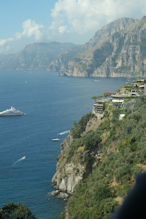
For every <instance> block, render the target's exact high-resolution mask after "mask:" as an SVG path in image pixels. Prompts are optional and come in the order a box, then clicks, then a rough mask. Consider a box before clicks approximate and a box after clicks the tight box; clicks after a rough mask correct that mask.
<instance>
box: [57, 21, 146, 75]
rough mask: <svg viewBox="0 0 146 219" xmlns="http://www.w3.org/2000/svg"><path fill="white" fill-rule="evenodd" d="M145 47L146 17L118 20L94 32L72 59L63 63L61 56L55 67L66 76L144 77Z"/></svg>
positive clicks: (145, 66)
mask: <svg viewBox="0 0 146 219" xmlns="http://www.w3.org/2000/svg"><path fill="white" fill-rule="evenodd" d="M145 45H146V17H143V18H142V19H141V20H133V19H129V18H122V19H119V20H117V21H115V22H112V23H111V24H108V25H107V26H105V27H103V28H102V29H101V30H100V31H97V32H96V34H95V36H94V37H93V38H92V39H91V40H90V41H89V42H88V43H86V44H85V45H83V46H82V47H80V48H81V50H80V51H79V50H78V51H77V52H76V54H74V56H73V57H71V56H69V57H70V58H68V60H66V59H65V57H64V55H62V56H61V57H60V58H59V59H58V60H57V61H56V63H55V65H56V69H57V70H58V71H60V74H61V75H66V76H79V77H146V46H145ZM66 56H67V55H66ZM64 60H65V61H64Z"/></svg>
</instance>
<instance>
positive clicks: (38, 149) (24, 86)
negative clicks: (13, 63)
mask: <svg viewBox="0 0 146 219" xmlns="http://www.w3.org/2000/svg"><path fill="white" fill-rule="evenodd" d="M124 83H125V79H105V78H103V79H88V78H68V77H59V76H58V75H57V74H56V73H53V72H52V73H48V72H5V73H4V72H0V111H3V110H5V109H8V108H10V107H11V106H14V107H16V109H19V110H21V111H23V112H25V113H26V115H25V116H20V117H19V116H18V117H0V208H1V207H2V206H4V205H5V204H7V203H8V202H17V203H18V202H20V203H23V204H25V205H27V206H28V207H29V208H30V209H31V211H32V212H33V214H34V215H36V216H37V218H38V219H58V218H59V215H60V213H61V212H62V211H63V210H64V206H65V202H64V201H63V200H61V199H57V198H55V197H51V196H50V192H51V191H52V190H53V188H52V184H51V179H52V176H53V175H54V173H55V170H56V158H57V156H58V155H59V153H60V144H61V142H62V141H63V139H64V138H65V137H66V136H67V134H64V135H59V133H61V132H64V131H66V130H70V129H71V127H72V122H73V121H74V120H77V121H78V120H79V119H80V117H81V116H82V115H84V114H85V113H88V112H90V111H91V110H92V104H93V100H92V99H91V96H94V95H102V94H103V93H104V92H105V91H115V90H116V89H118V88H119V87H120V86H121V85H122V84H124ZM52 138H60V141H59V142H53V141H52V140H51V139H52ZM24 156H25V157H24ZM21 158H26V159H21Z"/></svg>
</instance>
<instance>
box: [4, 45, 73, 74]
mask: <svg viewBox="0 0 146 219" xmlns="http://www.w3.org/2000/svg"><path fill="white" fill-rule="evenodd" d="M74 47H76V46H75V45H74V44H72V43H58V42H50V43H43V42H42V43H33V44H29V45H27V46H26V47H25V48H24V49H23V50H22V51H20V52H18V53H16V54H11V55H1V56H0V70H19V71H21V70H25V71H27V70H45V71H48V70H49V69H50V67H49V66H50V65H51V62H52V61H54V60H56V59H57V58H58V57H59V56H60V55H61V54H63V53H66V52H67V51H69V50H70V49H73V48H74Z"/></svg>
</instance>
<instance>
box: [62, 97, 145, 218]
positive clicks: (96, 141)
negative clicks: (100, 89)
mask: <svg viewBox="0 0 146 219" xmlns="http://www.w3.org/2000/svg"><path fill="white" fill-rule="evenodd" d="M121 113H125V117H124V119H123V120H119V115H120V114H121ZM87 118H88V119H89V116H87V117H85V116H84V119H82V122H79V123H75V124H74V128H73V129H72V131H71V133H72V135H74V133H75V135H74V140H73V142H72V144H71V146H70V148H69V149H68V152H67V155H66V156H67V157H68V158H67V157H66V159H67V160H68V161H66V162H71V160H73V159H74V162H76V163H77V162H88V163H90V167H92V168H91V169H90V171H91V172H90V174H88V175H87V176H85V177H84V180H82V181H81V182H80V183H79V184H78V185H77V186H76V189H75V192H74V194H73V195H72V196H71V198H70V199H69V200H68V202H67V208H66V212H64V213H63V214H62V215H61V218H62V219H63V218H69V219H83V218H84V219H89V218H90V219H97V218H98V219H106V218H109V216H110V215H111V213H112V212H113V211H115V210H116V209H117V207H118V206H119V205H120V204H121V203H122V200H123V199H124V197H125V196H126V195H127V192H128V191H129V189H130V188H131V187H132V186H133V184H134V182H135V177H136V175H137V174H138V173H139V172H141V171H144V170H146V98H144V97H140V98H137V100H136V104H135V106H134V109H133V110H132V111H131V110H123V109H117V108H114V107H108V106H106V112H105V116H104V118H103V121H102V123H101V124H100V125H99V127H98V128H97V129H96V130H90V131H88V132H86V134H83V135H82V134H81V133H82V132H81V128H82V131H84V130H85V129H84V128H83V125H82V124H84V127H85V125H86V124H87V121H86V122H85V123H84V122H83V120H84V121H85V120H86V119H87ZM92 119H93V118H92ZM80 127H81V128H80ZM77 133H79V134H78V135H77ZM85 151H86V156H83V154H85ZM80 152H81V153H80ZM79 154H80V155H79ZM99 154H100V156H99V158H98V159H97V156H98V155H99ZM77 155H78V156H77ZM83 157H84V158H83Z"/></svg>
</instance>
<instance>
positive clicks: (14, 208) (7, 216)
mask: <svg viewBox="0 0 146 219" xmlns="http://www.w3.org/2000/svg"><path fill="white" fill-rule="evenodd" d="M0 219H36V217H35V216H34V215H32V213H31V211H30V209H29V208H27V207H26V206H25V205H22V204H20V203H19V204H15V203H8V204H7V205H5V206H4V207H3V208H2V209H0Z"/></svg>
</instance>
